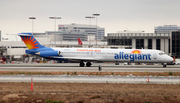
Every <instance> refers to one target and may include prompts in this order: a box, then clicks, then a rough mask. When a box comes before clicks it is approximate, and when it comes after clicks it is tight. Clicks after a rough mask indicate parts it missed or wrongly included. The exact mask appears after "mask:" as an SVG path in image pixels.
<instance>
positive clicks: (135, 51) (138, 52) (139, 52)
mask: <svg viewBox="0 0 180 103" xmlns="http://www.w3.org/2000/svg"><path fill="white" fill-rule="evenodd" d="M131 53H133V54H141V51H140V50H133V51H132V52H131Z"/></svg>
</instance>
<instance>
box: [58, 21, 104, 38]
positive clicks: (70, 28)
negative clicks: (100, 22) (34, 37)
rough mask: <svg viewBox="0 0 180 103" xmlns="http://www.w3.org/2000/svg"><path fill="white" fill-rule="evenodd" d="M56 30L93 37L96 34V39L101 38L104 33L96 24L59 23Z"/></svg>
mask: <svg viewBox="0 0 180 103" xmlns="http://www.w3.org/2000/svg"><path fill="white" fill-rule="evenodd" d="M58 31H62V32H69V33H82V34H87V35H91V36H92V35H94V36H95V38H96V36H97V35H98V37H97V38H98V40H101V39H102V38H103V37H104V35H105V29H104V28H101V27H99V26H97V29H96V25H82V24H75V23H72V24H60V25H59V28H58Z"/></svg>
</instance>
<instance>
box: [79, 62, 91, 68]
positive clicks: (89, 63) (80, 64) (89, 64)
mask: <svg viewBox="0 0 180 103" xmlns="http://www.w3.org/2000/svg"><path fill="white" fill-rule="evenodd" d="M91 65H92V64H91V62H87V63H86V66H87V67H90V66H91ZM79 66H80V67H84V63H83V62H80V63H79Z"/></svg>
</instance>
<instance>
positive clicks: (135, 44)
mask: <svg viewBox="0 0 180 103" xmlns="http://www.w3.org/2000/svg"><path fill="white" fill-rule="evenodd" d="M169 40H170V34H155V33H126V32H124V33H108V35H107V42H108V45H121V46H124V47H125V48H126V49H156V50H162V51H164V52H165V53H166V54H170V51H169V48H170V41H169Z"/></svg>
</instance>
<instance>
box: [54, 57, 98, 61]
mask: <svg viewBox="0 0 180 103" xmlns="http://www.w3.org/2000/svg"><path fill="white" fill-rule="evenodd" d="M53 58H61V59H68V60H75V61H81V60H82V61H99V60H100V58H92V57H53Z"/></svg>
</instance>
